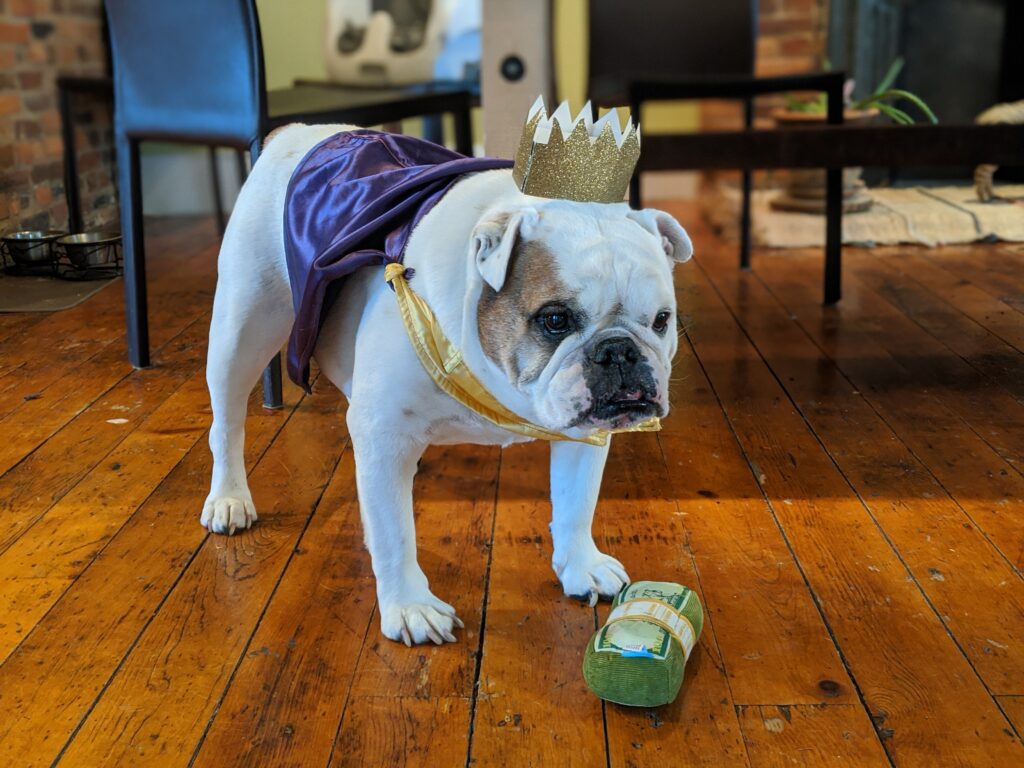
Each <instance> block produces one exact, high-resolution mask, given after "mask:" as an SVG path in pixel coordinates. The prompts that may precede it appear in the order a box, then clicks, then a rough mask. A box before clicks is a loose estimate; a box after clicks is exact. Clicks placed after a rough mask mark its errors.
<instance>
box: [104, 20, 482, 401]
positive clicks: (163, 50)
mask: <svg viewBox="0 0 1024 768" xmlns="http://www.w3.org/2000/svg"><path fill="white" fill-rule="evenodd" d="M106 9H107V19H108V23H109V28H110V43H111V52H112V58H113V75H114V134H115V142H116V148H117V158H118V175H119V186H120V206H121V231H122V238H123V249H124V285H125V313H126V319H127V325H128V356H129V359H130V360H131V363H132V365H134V366H135V367H137V368H145V367H147V366H149V364H150V357H149V329H148V323H147V308H146V267H145V252H144V247H143V222H142V186H141V178H140V166H139V144H140V142H142V141H146V140H156V141H171V142H185V143H192V144H203V145H207V146H226V147H234V148H236V149H241V150H246V151H248V152H249V154H250V156H251V158H252V162H253V163H255V162H256V160H257V158H258V157H259V153H260V147H261V146H262V144H263V139H264V137H265V136H266V135H267V134H268V133H269V132H270V131H271V130H273V129H274V128H275V127H277V126H280V125H285V124H287V123H292V122H305V123H334V122H339V123H343V122H351V123H360V124H364V125H376V124H379V123H383V122H389V121H394V120H400V119H402V118H405V117H413V116H418V115H426V114H436V113H440V112H452V113H454V114H455V117H456V142H457V144H458V145H459V146H458V149H459V151H461V152H463V153H464V154H471V152H472V144H471V138H470V127H469V126H470V123H469V119H470V116H469V110H470V105H471V95H470V94H469V93H468V92H467V91H465V90H463V89H459V88H452V87H426V88H425V87H417V88H395V89H376V90H365V91H360V92H358V93H351V92H349V93H339V92H336V91H332V90H330V89H318V88H311V87H305V86H302V87H294V88H286V89H282V90H279V91H271V92H270V93H269V94H268V92H267V88H266V81H265V74H264V65H263V45H262V41H261V38H260V26H259V19H258V16H257V13H256V3H255V0H217V1H216V2H210V1H209V0H174V1H173V2H167V1H166V0H164V1H159V0H154V1H153V2H139V1H138V0H106ZM310 44H311V45H312V44H316V43H315V42H314V41H310ZM263 400H264V404H265V405H267V406H268V407H274V408H277V407H281V404H282V400H281V361H280V355H278V356H277V357H275V359H274V360H273V361H272V362H271V364H270V365H269V366H268V367H267V370H266V372H265V373H264V377H263Z"/></svg>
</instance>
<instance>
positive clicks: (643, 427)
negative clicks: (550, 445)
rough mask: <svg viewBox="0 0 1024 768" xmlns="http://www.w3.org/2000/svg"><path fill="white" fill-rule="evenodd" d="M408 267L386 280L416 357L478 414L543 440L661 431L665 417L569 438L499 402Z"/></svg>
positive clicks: (394, 267)
mask: <svg viewBox="0 0 1024 768" xmlns="http://www.w3.org/2000/svg"><path fill="white" fill-rule="evenodd" d="M405 269H406V268H405V266H404V265H402V264H397V263H392V264H388V265H387V266H386V267H384V279H385V280H386V281H387V282H389V283H391V285H392V287H393V288H394V289H395V296H396V297H397V298H398V309H399V311H400V312H401V313H402V322H403V323H404V324H405V330H406V332H407V333H408V334H409V341H410V342H411V343H412V346H413V349H415V350H416V356H417V357H419V359H420V362H421V363H422V364H423V368H424V369H425V370H426V372H427V373H429V374H430V378H432V379H433V380H434V382H435V383H436V384H437V386H439V387H440V388H441V389H442V390H444V391H445V392H447V393H448V394H449V395H451V396H452V397H453V398H455V399H456V400H457V401H458V402H460V403H462V404H463V405H464V406H466V407H467V408H469V410H471V411H473V413H475V414H477V415H478V416H481V417H483V418H484V419H487V421H489V422H491V423H492V424H495V425H496V426H499V427H501V428H502V429H507V430H508V431H509V432H515V433H516V434H519V435H526V436H527V437H532V438H535V439H539V440H570V441H572V442H576V443H588V444H589V445H605V444H606V443H607V442H608V436H609V435H610V434H612V433H616V432H656V431H658V430H659V429H661V421H660V420H659V419H657V418H654V419H648V420H647V421H644V422H641V423H639V424H635V425H634V426H632V427H628V428H626V429H616V430H599V431H597V432H595V433H594V434H592V435H588V436H587V437H569V436H568V435H563V434H562V433H561V432H553V431H551V430H549V429H544V428H543V427H538V426H537V425H536V424H531V423H530V422H528V421H525V420H524V419H522V418H520V417H519V416H517V415H516V414H515V413H513V412H512V411H510V410H509V409H508V408H506V407H505V406H504V405H502V404H501V403H500V402H498V400H497V398H495V397H494V395H492V394H491V393H490V392H488V391H487V389H486V388H485V387H484V385H483V384H481V383H480V380H479V379H478V378H477V377H476V376H474V375H473V372H472V371H470V370H469V367H468V366H467V365H466V363H465V361H463V359H462V353H461V352H460V351H459V350H458V349H457V348H456V347H455V346H454V345H453V344H452V343H451V342H450V341H448V338H447V337H446V336H445V335H444V332H443V331H442V330H441V326H440V324H439V323H438V322H437V318H435V317H434V313H433V312H432V311H431V309H430V307H428V306H427V304H426V302H425V301H423V299H422V298H420V297H419V296H417V295H416V293H415V292H413V290H412V289H411V288H410V287H409V283H408V281H406V279H405Z"/></svg>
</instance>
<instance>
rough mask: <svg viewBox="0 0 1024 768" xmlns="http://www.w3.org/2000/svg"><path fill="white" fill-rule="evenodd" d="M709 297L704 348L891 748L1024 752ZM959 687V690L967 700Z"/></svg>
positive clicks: (694, 334) (901, 755) (914, 753)
mask: <svg viewBox="0 0 1024 768" xmlns="http://www.w3.org/2000/svg"><path fill="white" fill-rule="evenodd" d="M697 299H698V301H697V303H696V305H695V307H694V310H693V311H694V313H695V314H696V315H697V316H698V317H700V318H702V324H699V325H697V326H696V327H695V329H694V330H692V331H691V338H692V339H693V342H694V344H695V348H696V352H697V354H698V356H699V357H700V359H701V360H702V362H704V364H705V367H706V370H707V372H708V376H709V379H710V380H711V383H712V385H713V386H714V387H715V390H716V392H717V393H718V396H719V398H720V400H721V401H722V404H723V407H724V408H725V410H726V413H727V415H728V417H729V420H730V422H731V424H732V425H733V428H734V429H735V431H736V433H737V436H738V438H739V440H740V442H741V444H742V445H743V449H744V452H745V453H746V455H747V457H748V459H749V461H750V462H751V464H752V466H753V467H755V471H756V472H757V474H758V475H759V476H760V475H763V483H762V485H763V487H764V489H765V492H766V494H768V496H769V498H770V499H771V501H772V505H773V508H774V510H775V513H776V515H777V517H778V519H779V520H780V523H781V524H782V526H783V528H784V529H785V531H786V534H787V537H788V539H789V541H790V544H791V546H792V548H793V551H794V552H795V553H796V555H797V557H798V558H799V559H800V561H801V563H802V564H803V568H804V573H805V574H806V576H807V579H808V581H809V583H810V585H811V587H812V588H813V589H814V590H815V593H816V594H817V595H818V597H819V599H820V601H821V603H822V606H823V610H824V611H825V615H826V618H827V620H828V622H829V625H830V627H831V629H832V631H833V633H834V634H835V636H836V639H837V641H838V642H839V644H840V646H841V647H842V648H843V652H844V656H845V658H846V659H847V661H848V664H849V666H850V669H851V671H852V674H853V676H854V679H855V681H856V682H857V684H858V686H859V688H860V689H861V691H862V692H863V696H864V698H865V700H866V702H867V704H868V706H869V707H870V709H871V714H872V716H873V719H874V721H875V724H876V728H884V729H886V733H887V737H886V740H885V744H886V748H887V751H888V752H889V754H890V755H892V756H893V758H894V759H895V760H897V761H902V760H906V761H909V762H921V761H923V762H935V761H939V760H940V759H954V760H963V761H964V762H965V763H971V762H972V761H974V760H975V759H976V757H977V754H978V745H979V742H980V744H981V745H983V749H984V750H986V752H987V754H988V755H989V759H991V760H1005V761H1007V762H1008V763H1012V762H1015V761H1018V760H1020V759H1022V757H1024V748H1022V747H1021V744H1020V742H1019V740H1018V739H1017V738H1016V737H1015V736H1010V735H1007V733H1006V732H1005V731H1004V724H1005V720H1004V719H1003V717H1002V714H1001V713H1000V712H999V711H998V709H996V708H995V706H994V703H993V702H992V699H991V697H990V696H989V694H988V692H987V691H986V690H985V688H984V686H983V685H982V684H981V682H980V681H979V680H978V678H977V676H976V675H975V672H974V670H973V669H972V668H971V666H970V665H969V664H968V662H967V660H966V659H965V658H964V657H963V656H962V655H961V654H960V653H959V651H958V649H957V648H956V646H955V645H954V644H953V642H952V640H951V639H950V638H949V636H948V635H947V634H946V633H945V630H944V628H943V626H942V624H941V623H940V621H939V619H938V617H937V616H936V615H935V613H934V612H933V611H932V609H931V607H930V606H929V605H928V603H927V602H926V601H925V599H924V597H923V596H922V594H921V592H920V591H919V590H918V588H917V586H916V585H915V584H913V583H912V582H911V581H908V580H907V572H906V569H905V567H904V565H903V564H902V562H900V560H899V558H898V557H897V556H896V554H895V553H894V552H893V551H892V549H891V548H890V546H889V545H888V543H887V542H886V540H885V537H884V536H883V535H882V533H881V532H880V531H879V530H878V528H877V527H876V526H875V524H874V522H873V521H872V520H871V518H870V516H869V515H868V514H867V512H866V510H865V509H864V507H863V506H862V505H861V504H860V503H859V501H858V500H856V497H855V496H852V495H851V491H850V488H849V486H848V485H847V483H846V481H845V479H844V478H843V477H842V475H841V474H839V473H838V472H837V470H836V468H835V466H834V465H833V464H832V463H831V461H830V459H829V458H828V456H827V455H826V454H825V453H824V452H823V451H822V450H821V447H820V445H819V444H818V443H817V441H816V439H815V437H814V435H813V434H812V433H811V432H810V431H809V430H808V428H807V425H806V424H805V423H804V421H803V419H802V418H800V416H799V414H797V413H796V412H795V410H794V408H793V406H792V404H791V403H790V402H789V400H788V398H787V397H786V395H785V392H784V391H783V390H782V389H781V387H780V386H779V382H778V381H777V380H776V379H775V377H774V376H773V375H772V373H771V372H770V371H769V370H768V369H767V367H766V366H765V365H764V363H763V361H762V360H761V358H760V357H759V356H758V354H757V352H756V350H754V348H753V347H752V346H751V345H750V344H749V342H748V339H747V338H746V336H745V335H744V334H743V332H742V329H740V328H739V327H738V326H736V325H734V324H733V325H731V327H730V324H729V323H728V322H727V314H726V313H725V312H724V309H723V308H721V305H720V304H719V302H718V300H717V297H715V296H713V292H712V291H711V290H710V287H708V288H707V289H704V290H700V291H698V293H697ZM739 316H740V317H741V318H744V314H740V315H739ZM709 327H710V328H714V332H713V333H709V332H708V331H707V330H706V329H707V328H709ZM893 615H899V616H900V617H901V618H900V620H899V621H898V623H897V622H894V621H893V620H892V616H893ZM883 628H884V629H883ZM950 690H956V691H957V692H958V695H957V697H956V701H955V702H954V701H951V700H950V697H949V696H948V692H949V691H950ZM922 709H924V710H927V711H928V713H929V717H928V719H924V718H921V717H920V712H921V710H922ZM889 731H891V732H892V733H891V734H888V732H889ZM880 733H881V731H880ZM940 742H941V747H940V746H939V744H940Z"/></svg>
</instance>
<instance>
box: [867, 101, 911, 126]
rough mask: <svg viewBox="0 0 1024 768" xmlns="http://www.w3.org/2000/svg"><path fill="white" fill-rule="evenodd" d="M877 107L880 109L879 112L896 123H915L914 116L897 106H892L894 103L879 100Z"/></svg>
mask: <svg viewBox="0 0 1024 768" xmlns="http://www.w3.org/2000/svg"><path fill="white" fill-rule="evenodd" d="M875 107H876V108H877V109H878V111H879V112H881V113H882V114H883V115H885V116H886V117H888V118H889V119H890V120H892V121H893V122H894V123H899V124H900V125H913V124H914V118H912V117H911V116H910V115H908V114H907V113H906V112H904V111H903V110H902V109H897V108H896V107H894V106H892V104H883V103H882V102H878V103H876V104H875Z"/></svg>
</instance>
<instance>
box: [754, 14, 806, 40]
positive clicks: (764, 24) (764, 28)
mask: <svg viewBox="0 0 1024 768" xmlns="http://www.w3.org/2000/svg"><path fill="white" fill-rule="evenodd" d="M816 27H817V18H816V17H815V16H775V17H771V18H767V19H766V18H762V19H761V20H760V21H759V23H758V29H759V31H760V34H761V35H762V36H766V35H769V36H770V35H785V34H788V33H792V32H813V31H814V29H815V28H816Z"/></svg>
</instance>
